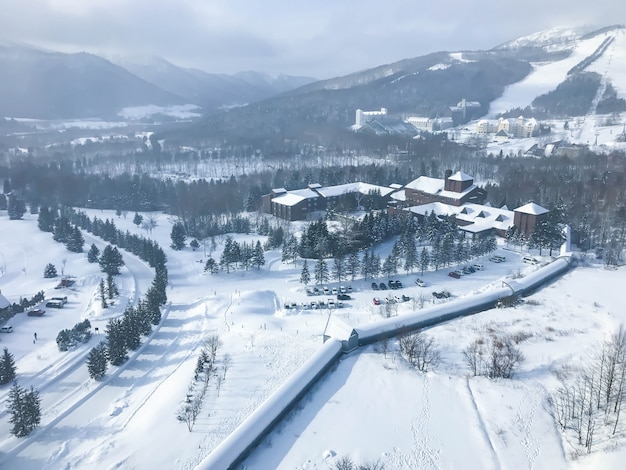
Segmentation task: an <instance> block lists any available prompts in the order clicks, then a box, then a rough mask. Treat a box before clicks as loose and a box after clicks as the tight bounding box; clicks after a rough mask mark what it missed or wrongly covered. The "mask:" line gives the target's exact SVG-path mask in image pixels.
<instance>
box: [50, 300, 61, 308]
mask: <svg viewBox="0 0 626 470" xmlns="http://www.w3.org/2000/svg"><path fill="white" fill-rule="evenodd" d="M46 307H48V308H63V301H62V300H48V301H47V302H46Z"/></svg>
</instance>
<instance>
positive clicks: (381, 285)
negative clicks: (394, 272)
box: [378, 282, 387, 290]
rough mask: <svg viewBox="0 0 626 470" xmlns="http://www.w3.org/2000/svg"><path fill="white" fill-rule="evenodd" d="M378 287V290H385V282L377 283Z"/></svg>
mask: <svg viewBox="0 0 626 470" xmlns="http://www.w3.org/2000/svg"><path fill="white" fill-rule="evenodd" d="M378 288H379V289H380V290H387V284H385V283H384V282H381V283H380V284H379V285H378Z"/></svg>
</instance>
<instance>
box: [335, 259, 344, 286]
mask: <svg viewBox="0 0 626 470" xmlns="http://www.w3.org/2000/svg"><path fill="white" fill-rule="evenodd" d="M345 275H346V260H345V258H344V257H343V256H338V257H336V258H335V260H334V261H333V277H334V278H335V280H336V281H338V282H341V281H343V279H344V277H345Z"/></svg>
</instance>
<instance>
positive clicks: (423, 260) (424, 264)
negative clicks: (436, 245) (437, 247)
mask: <svg viewBox="0 0 626 470" xmlns="http://www.w3.org/2000/svg"><path fill="white" fill-rule="evenodd" d="M429 265H430V255H429V254H428V249H427V248H426V247H423V248H422V252H421V253H420V269H421V271H422V276H423V275H424V271H426V270H427V269H428V266H429Z"/></svg>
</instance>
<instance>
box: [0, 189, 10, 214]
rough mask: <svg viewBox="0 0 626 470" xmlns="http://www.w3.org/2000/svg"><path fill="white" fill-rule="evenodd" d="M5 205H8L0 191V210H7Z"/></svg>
mask: <svg viewBox="0 0 626 470" xmlns="http://www.w3.org/2000/svg"><path fill="white" fill-rule="evenodd" d="M7 207H8V203H7V197H6V196H5V195H4V194H3V193H0V211H5V210H7Z"/></svg>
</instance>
